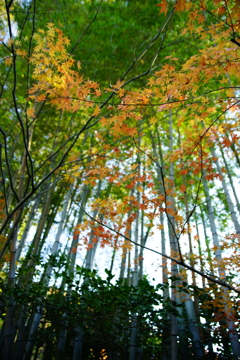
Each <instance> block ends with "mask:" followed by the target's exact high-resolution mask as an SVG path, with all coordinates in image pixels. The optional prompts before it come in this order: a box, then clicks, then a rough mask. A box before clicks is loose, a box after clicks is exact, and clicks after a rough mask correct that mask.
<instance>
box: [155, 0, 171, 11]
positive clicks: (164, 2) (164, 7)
mask: <svg viewBox="0 0 240 360" xmlns="http://www.w3.org/2000/svg"><path fill="white" fill-rule="evenodd" d="M155 6H158V7H160V13H164V14H165V15H166V14H167V8H168V5H167V0H162V2H160V4H156V5H155Z"/></svg>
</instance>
